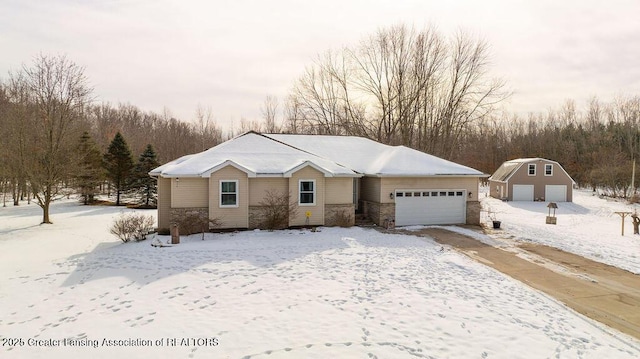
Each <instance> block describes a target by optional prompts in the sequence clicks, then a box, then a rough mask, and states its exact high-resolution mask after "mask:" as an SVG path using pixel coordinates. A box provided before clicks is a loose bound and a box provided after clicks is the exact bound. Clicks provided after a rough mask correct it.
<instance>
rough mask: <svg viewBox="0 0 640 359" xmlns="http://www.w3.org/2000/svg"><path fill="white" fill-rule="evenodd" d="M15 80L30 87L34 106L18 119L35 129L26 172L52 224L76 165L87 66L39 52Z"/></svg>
mask: <svg viewBox="0 0 640 359" xmlns="http://www.w3.org/2000/svg"><path fill="white" fill-rule="evenodd" d="M10 81H11V83H14V84H15V87H16V88H23V87H24V88H25V89H26V91H27V94H28V103H29V105H32V106H33V108H34V112H33V113H30V114H28V115H26V116H24V117H21V118H19V119H18V121H21V123H22V124H27V125H28V128H29V135H28V136H26V151H25V153H24V154H23V160H24V171H25V175H26V178H28V181H29V183H30V184H31V187H32V190H33V194H34V196H35V198H36V200H37V203H38V205H39V206H40V207H41V208H42V211H43V217H42V223H51V220H50V218H49V206H50V204H51V202H52V201H53V200H55V199H56V197H57V196H58V195H59V194H60V193H61V192H60V188H61V185H62V183H63V181H65V180H67V179H69V178H70V177H71V175H72V173H73V171H74V169H75V168H76V164H77V161H76V159H77V158H76V157H77V156H76V151H75V149H76V139H77V138H79V137H80V134H81V133H82V125H83V121H82V119H81V118H82V115H83V113H82V112H83V109H84V108H85V106H86V105H87V103H88V102H89V101H90V100H91V98H90V95H91V91H92V90H91V88H90V87H89V86H88V81H87V78H86V77H85V75H84V69H83V68H82V67H80V66H78V65H76V64H75V63H73V62H71V61H69V60H68V59H67V58H66V57H64V56H45V55H39V56H37V57H36V58H35V60H34V62H33V64H32V65H31V67H27V66H26V65H25V66H23V67H22V69H21V71H20V72H19V73H17V74H11V75H10Z"/></svg>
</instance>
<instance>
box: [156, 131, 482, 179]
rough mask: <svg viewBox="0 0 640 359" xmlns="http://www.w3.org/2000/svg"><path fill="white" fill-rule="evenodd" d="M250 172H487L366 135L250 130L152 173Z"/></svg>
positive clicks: (477, 174) (270, 174)
mask: <svg viewBox="0 0 640 359" xmlns="http://www.w3.org/2000/svg"><path fill="white" fill-rule="evenodd" d="M229 165H230V166H234V167H236V168H238V169H240V170H241V171H244V172H245V173H247V174H248V175H249V176H250V177H273V176H276V177H278V176H281V177H290V176H291V174H292V173H293V172H295V171H297V170H298V169H300V168H303V167H306V166H311V167H313V168H315V169H317V170H319V171H321V172H323V173H324V174H325V176H326V177H361V176H363V175H369V176H393V177H402V176H414V177H416V176H474V177H481V176H486V175H485V174H484V173H482V172H480V171H477V170H475V169H473V168H470V167H466V166H463V165H460V164H457V163H454V162H451V161H447V160H444V159H442V158H439V157H435V156H432V155H429V154H426V153H423V152H420V151H416V150H413V149H411V148H408V147H404V146H387V145H384V144H381V143H378V142H375V141H372V140H369V139H366V138H363V137H356V136H322V135H280V134H279V135H274V134H259V133H256V132H248V133H246V134H243V135H240V136H238V137H235V138H233V139H231V140H229V141H227V142H224V143H222V144H219V145H218V146H215V147H212V148H210V149H208V150H206V151H204V152H200V153H197V154H193V155H188V156H183V157H180V158H178V159H176V160H174V161H171V162H169V163H167V164H164V165H162V166H160V167H158V168H156V169H154V170H153V171H151V172H150V173H149V174H150V175H152V176H161V177H209V176H210V175H211V173H213V172H215V171H217V170H218V169H221V168H223V167H226V166H229Z"/></svg>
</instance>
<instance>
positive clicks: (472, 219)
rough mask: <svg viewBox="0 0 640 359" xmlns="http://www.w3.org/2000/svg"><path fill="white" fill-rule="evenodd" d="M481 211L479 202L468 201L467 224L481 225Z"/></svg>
mask: <svg viewBox="0 0 640 359" xmlns="http://www.w3.org/2000/svg"><path fill="white" fill-rule="evenodd" d="M481 209H482V206H481V205H480V202H479V201H467V224H475V225H480V210H481Z"/></svg>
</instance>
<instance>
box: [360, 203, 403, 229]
mask: <svg viewBox="0 0 640 359" xmlns="http://www.w3.org/2000/svg"><path fill="white" fill-rule="evenodd" d="M361 205H362V206H361V207H360V208H362V211H363V213H364V215H365V217H367V218H369V219H370V220H371V221H373V223H375V224H377V225H378V226H383V225H385V224H386V223H387V222H388V221H389V220H394V221H395V219H396V204H395V203H378V202H371V201H365V200H362V201H361Z"/></svg>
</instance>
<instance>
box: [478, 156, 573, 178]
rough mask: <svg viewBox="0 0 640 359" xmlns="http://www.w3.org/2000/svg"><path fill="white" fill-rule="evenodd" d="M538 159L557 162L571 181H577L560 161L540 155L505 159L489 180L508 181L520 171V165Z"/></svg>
mask: <svg viewBox="0 0 640 359" xmlns="http://www.w3.org/2000/svg"><path fill="white" fill-rule="evenodd" d="M538 161H545V162H550V163H555V164H557V165H558V167H560V169H562V171H563V172H564V174H566V175H567V177H569V178H570V179H571V181H572V182H573V183H575V181H574V180H573V178H571V176H569V174H568V173H567V171H565V170H564V168H562V166H561V165H560V164H559V163H558V162H556V161H553V160H549V159H546V158H540V157H532V158H516V159H513V160H509V161H505V162H504V163H502V165H500V167H498V169H497V170H496V171H495V172H494V173H493V174H492V175H491V177H489V180H490V181H497V182H507V181H508V180H509V178H511V176H513V174H514V173H516V172H517V171H518V169H520V167H522V165H524V164H526V163H531V162H538Z"/></svg>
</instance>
